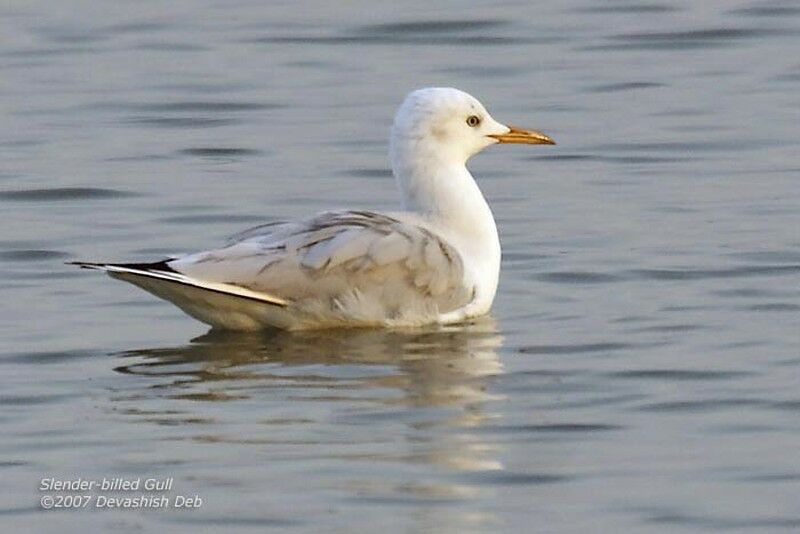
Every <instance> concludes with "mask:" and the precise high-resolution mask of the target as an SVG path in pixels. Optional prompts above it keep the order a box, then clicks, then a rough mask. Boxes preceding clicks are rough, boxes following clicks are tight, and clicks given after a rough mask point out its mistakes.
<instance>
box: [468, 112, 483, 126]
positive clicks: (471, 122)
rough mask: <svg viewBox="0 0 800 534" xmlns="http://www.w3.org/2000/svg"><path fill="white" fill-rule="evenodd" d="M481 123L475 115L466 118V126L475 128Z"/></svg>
mask: <svg viewBox="0 0 800 534" xmlns="http://www.w3.org/2000/svg"><path fill="white" fill-rule="evenodd" d="M480 123H481V118H480V117H478V116H477V115H470V116H469V117H467V126H471V127H473V128H475V127H476V126H477V125H479V124H480Z"/></svg>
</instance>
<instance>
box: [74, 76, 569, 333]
mask: <svg viewBox="0 0 800 534" xmlns="http://www.w3.org/2000/svg"><path fill="white" fill-rule="evenodd" d="M498 142H506V143H527V144H552V143H553V142H552V140H550V138H548V137H547V136H545V135H544V134H541V133H539V132H536V131H533V130H519V129H515V128H509V127H508V126H504V125H502V124H500V123H498V122H497V121H495V120H494V119H492V117H491V116H490V115H489V113H488V112H487V111H486V110H485V109H484V107H483V106H482V105H481V104H480V102H478V101H477V100H476V99H475V98H473V97H472V96H470V95H468V94H466V93H464V92H462V91H458V90H457V89H449V88H429V89H420V90H418V91H414V92H413V93H411V94H410V95H409V96H408V97H407V98H406V100H405V101H404V102H403V105H402V106H401V107H400V109H399V111H398V112H397V115H396V117H395V121H394V125H393V126H392V133H391V150H390V152H391V162H392V170H393V172H394V175H395V178H396V181H397V184H398V188H399V190H400V194H401V197H402V207H403V210H404V211H398V212H396V213H385V214H382V213H375V212H369V211H339V212H326V213H321V214H318V215H316V216H314V217H311V218H309V219H305V220H301V221H296V222H286V223H272V224H268V225H263V226H260V227H256V228H253V229H251V230H248V231H246V232H244V233H242V234H239V235H238V236H236V237H234V238H233V239H232V240H231V241H230V242H229V243H228V244H226V245H225V246H223V247H221V248H218V249H214V250H209V251H205V252H199V253H196V254H191V255H188V256H183V257H179V258H174V259H169V260H165V261H161V262H156V263H149V264H97V263H80V265H82V266H84V267H88V268H95V269H101V270H105V271H107V272H108V273H109V274H110V275H111V276H113V277H115V278H119V279H122V280H126V281H128V282H131V283H133V284H136V285H137V286H139V287H142V288H143V289H145V290H147V291H149V292H151V293H153V294H154V295H156V296H159V297H161V298H164V299H166V300H168V301H171V302H173V303H174V304H176V305H177V306H178V307H180V308H181V309H182V310H184V311H185V312H186V313H188V314H189V315H191V316H192V317H195V318H196V319H199V320H200V321H203V322H205V323H207V324H210V325H212V326H214V327H219V328H229V329H237V330H253V329H259V328H269V327H274V328H283V329H289V330H295V329H308V328H328V327H348V326H389V327H393V326H394V327H410V326H421V325H425V324H430V323H442V324H444V323H455V322H460V321H464V320H466V319H468V318H470V317H475V316H479V315H483V314H485V313H487V312H488V311H489V309H490V308H491V305H492V301H493V300H494V296H495V292H496V290H497V282H498V277H499V272H500V241H499V239H498V235H497V227H496V225H495V222H494V217H493V216H492V212H491V210H490V209H489V205H488V204H487V202H486V200H485V199H484V197H483V195H482V194H481V192H480V189H479V188H478V186H477V184H476V183H475V180H474V179H473V177H472V175H471V174H470V172H469V171H468V170H467V168H466V162H467V160H468V159H469V158H470V157H471V156H472V155H474V154H476V153H477V152H479V151H480V150H482V149H484V148H486V147H487V146H490V145H492V144H495V143H498Z"/></svg>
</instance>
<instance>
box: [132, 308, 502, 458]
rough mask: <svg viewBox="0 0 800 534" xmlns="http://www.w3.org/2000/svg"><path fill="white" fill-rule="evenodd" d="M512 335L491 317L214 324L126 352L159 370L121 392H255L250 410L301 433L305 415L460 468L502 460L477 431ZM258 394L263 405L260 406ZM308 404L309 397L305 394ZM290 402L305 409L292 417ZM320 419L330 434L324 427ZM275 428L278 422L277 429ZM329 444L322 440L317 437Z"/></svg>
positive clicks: (393, 453)
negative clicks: (227, 327)
mask: <svg viewBox="0 0 800 534" xmlns="http://www.w3.org/2000/svg"><path fill="white" fill-rule="evenodd" d="M501 344H502V338H501V336H500V335H498V334H497V331H496V327H495V324H494V322H493V321H492V320H490V319H484V320H481V321H478V322H474V323H472V324H468V325H460V326H453V327H440V328H437V329H435V330H425V331H422V330H416V331H380V330H344V331H342V330H340V331H333V330H331V331H315V332H294V333H292V332H269V333H260V334H242V333H222V332H215V331H211V332H209V333H208V334H206V335H204V336H201V337H199V338H196V339H193V340H192V341H191V342H190V343H188V344H186V345H184V346H180V347H172V348H155V349H146V350H135V351H127V352H124V353H121V354H120V355H119V356H120V357H122V358H123V359H125V360H133V361H131V362H130V363H125V364H124V365H120V366H119V367H117V368H116V369H117V371H119V372H121V373H126V374H131V375H144V376H147V377H150V378H155V379H156V380H155V381H154V382H153V381H148V382H147V387H146V388H147V392H146V393H143V392H142V390H141V385H140V386H138V387H135V389H136V390H137V391H135V392H134V393H133V395H132V396H131V395H123V396H121V397H118V398H117V400H119V401H121V402H122V403H123V404H126V402H125V401H133V402H137V403H141V402H142V401H143V400H146V399H149V400H150V401H155V400H156V399H157V400H158V402H157V406H158V409H159V410H162V409H165V410H167V411H168V410H169V403H170V401H171V402H172V403H173V404H177V403H176V402H175V400H176V399H177V400H181V401H186V400H196V401H231V402H234V403H235V402H237V401H238V402H247V403H248V404H247V407H246V408H243V410H246V415H247V417H249V418H252V420H253V424H254V425H255V424H256V423H260V424H261V425H262V428H263V425H264V424H272V425H280V424H282V423H287V424H289V423H295V428H294V430H295V431H296V430H297V428H296V426H297V423H308V424H309V425H316V426H315V430H313V431H307V434H309V433H313V435H315V436H323V435H324V436H328V437H330V438H331V439H332V440H333V442H334V443H336V442H337V441H336V440H337V439H338V437H339V436H337V434H336V433H337V432H339V433H341V434H342V436H341V437H342V438H343V439H346V440H350V441H351V442H352V441H353V440H358V439H359V437H363V438H364V443H369V442H371V443H373V444H374V443H375V440H376V439H378V440H379V441H381V442H382V446H381V447H380V451H374V450H373V451H372V452H371V453H370V454H369V456H370V457H372V458H375V459H386V460H401V461H408V462H412V463H423V464H429V465H437V466H439V467H444V468H446V469H449V470H457V471H464V470H469V471H474V470H486V469H498V468H500V464H499V462H498V461H497V460H495V459H492V458H491V456H492V451H491V448H490V447H487V446H486V445H485V444H484V443H482V441H481V439H480V437H479V434H477V433H474V432H471V431H470V429H474V428H475V427H477V426H480V425H482V424H483V423H484V421H486V420H487V418H490V417H491V414H490V413H488V412H487V409H486V406H487V401H489V400H491V399H494V398H497V395H492V394H491V393H489V392H488V391H487V386H488V382H489V380H490V379H491V377H492V376H494V375H497V374H499V373H501V372H502V365H501V363H500V361H499V359H498V355H497V349H498V348H499V347H500V346H501ZM127 392H128V393H131V391H130V390H129V389H128V390H127ZM254 401H256V402H258V403H260V404H261V407H260V408H256V410H257V411H256V412H255V413H254V412H253V410H254V408H253V402H254ZM165 402H166V404H167V405H166V406H165V405H164V403H165ZM303 402H305V403H306V404H305V406H302V405H299V404H298V403H303ZM320 403H322V404H323V405H324V406H325V409H324V410H320ZM148 404H150V403H149V402H148ZM182 406H185V402H184V403H183V404H182ZM287 406H288V409H289V410H290V413H293V414H295V417H289V418H287V417H286V415H285V414H286V413H287V412H286V410H285V409H284V408H286V407H287ZM228 408H230V406H228ZM303 408H305V409H303ZM175 409H176V408H175V407H174V406H173V407H172V410H175ZM291 410H293V411H291ZM120 411H121V412H123V413H129V414H131V415H137V414H138V415H141V414H142V413H144V412H142V411H140V410H138V409H137V410H125V409H122V410H120ZM271 411H272V412H273V413H270V412H271ZM192 412H193V417H194V418H195V420H201V421H206V420H207V421H209V422H210V423H213V422H219V421H218V420H215V417H214V415H213V414H214V413H215V411H214V410H210V409H199V410H192ZM234 412H235V410H234ZM276 412H277V413H276ZM148 413H150V414H152V413H153V411H149V412H148ZM164 413H167V412H164ZM173 413H175V412H174V411H173ZM209 413H211V414H212V415H211V417H210V418H209V415H208V414H209ZM225 413H231V410H227V411H226V412H225ZM277 414H283V415H281V416H279V415H277ZM296 414H304V415H303V416H302V417H298V416H296ZM306 414H307V415H306ZM204 417H205V418H206V419H204ZM217 417H218V416H217ZM151 420H152V419H151ZM238 422H240V421H237V423H238ZM398 423H400V424H401V425H402V428H405V430H403V431H402V432H401V433H399V434H395V435H390V436H383V435H382V434H381V432H382V430H383V429H385V428H387V427H388V428H393V429H396V428H397V425H398ZM176 424H178V423H176ZM320 424H321V425H323V426H324V427H325V429H324V432H319V430H320V426H319V425H320ZM382 425H383V426H382ZM237 426H238V425H237ZM459 430H461V432H459ZM273 431H274V427H273V428H271V429H270V436H273V435H274V432H273ZM394 432H396V430H394ZM464 432H466V433H467V434H468V435H465V434H464ZM248 434H250V432H248ZM254 434H255V435H256V436H260V435H262V433H261V432H258V431H254ZM307 434H306V435H304V436H305V437H307ZM251 435H252V434H251ZM282 435H286V433H282ZM305 437H304V439H305ZM195 439H197V438H195ZM202 439H206V440H207V441H208V442H235V443H240V444H241V443H261V444H264V443H274V437H269V438H265V439H263V440H262V439H258V438H256V439H247V438H243V437H242V436H241V435H237V436H231V435H218V434H211V435H208V434H204V435H203V438H202ZM323 442H324V439H322V438H320V439H319V441H318V442H317V443H315V445H323V444H324V443H323ZM331 452H333V451H331Z"/></svg>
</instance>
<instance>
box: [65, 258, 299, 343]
mask: <svg viewBox="0 0 800 534" xmlns="http://www.w3.org/2000/svg"><path fill="white" fill-rule="evenodd" d="M170 261H171V260H169V259H168V260H163V261H158V262H153V263H95V262H86V261H75V262H69V264H70V265H77V266H79V267H81V268H83V269H93V270H97V271H105V272H106V273H108V274H109V276H111V277H112V278H117V279H119V280H124V281H126V282H130V283H131V284H134V285H136V286H138V287H140V288H142V289H144V290H145V291H148V292H150V293H152V294H153V295H155V296H157V297H160V298H162V299H164V300H167V301H169V302H172V303H173V304H175V305H176V306H178V307H179V308H180V309H182V310H183V311H184V312H186V313H187V314H189V315H191V316H192V317H194V318H195V319H198V320H199V321H202V322H204V323H206V324H210V325H211V326H215V327H221V328H228V329H233V330H255V329H259V328H265V327H277V328H289V329H291V328H293V327H296V323H297V319H298V318H297V317H296V316H295V314H294V313H292V311H290V310H289V309H288V308H289V306H290V304H291V303H290V302H289V301H287V300H285V299H282V298H280V297H277V296H275V295H270V294H268V293H261V292H258V291H253V290H251V289H248V288H245V287H241V286H237V285H234V284H226V283H222V282H210V281H206V280H197V279H194V278H191V277H188V276H186V275H184V274H182V273H180V272H178V271H176V270H175V269H173V268H172V267H170V266H169V262H170Z"/></svg>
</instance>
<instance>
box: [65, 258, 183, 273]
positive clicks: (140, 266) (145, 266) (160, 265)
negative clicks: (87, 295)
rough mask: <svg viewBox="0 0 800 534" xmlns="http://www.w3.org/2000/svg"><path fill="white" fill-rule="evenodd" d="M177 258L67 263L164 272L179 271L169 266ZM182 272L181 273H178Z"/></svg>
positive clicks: (80, 265) (83, 267) (87, 267)
mask: <svg viewBox="0 0 800 534" xmlns="http://www.w3.org/2000/svg"><path fill="white" fill-rule="evenodd" d="M174 259H175V258H167V259H165V260H161V261H156V262H151V263H95V262H90V261H68V262H66V265H77V266H78V267H80V268H81V269H102V268H103V267H123V268H125V269H136V270H137V271H160V272H162V273H178V271H176V270H175V269H173V268H172V267H170V266H169V262H171V261H172V260H174ZM178 274H180V273H178Z"/></svg>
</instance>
